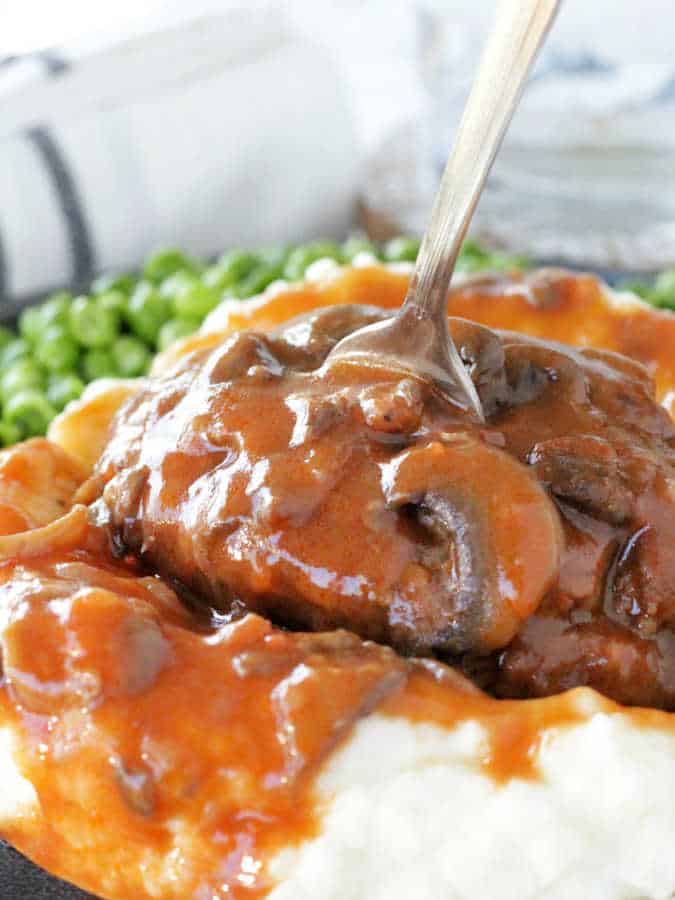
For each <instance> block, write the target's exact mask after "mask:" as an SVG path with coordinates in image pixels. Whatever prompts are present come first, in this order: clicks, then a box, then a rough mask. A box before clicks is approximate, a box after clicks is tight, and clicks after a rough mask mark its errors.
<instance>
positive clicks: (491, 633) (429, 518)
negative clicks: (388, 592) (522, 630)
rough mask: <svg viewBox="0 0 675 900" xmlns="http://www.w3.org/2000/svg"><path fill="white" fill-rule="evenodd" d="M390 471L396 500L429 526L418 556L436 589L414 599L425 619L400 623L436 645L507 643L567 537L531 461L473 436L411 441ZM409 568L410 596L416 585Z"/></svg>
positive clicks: (388, 489) (483, 648)
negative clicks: (520, 459) (419, 442)
mask: <svg viewBox="0 0 675 900" xmlns="http://www.w3.org/2000/svg"><path fill="white" fill-rule="evenodd" d="M381 470H382V487H383V491H384V493H385V496H386V499H387V502H388V504H389V506H390V508H393V509H396V510H398V511H399V512H400V514H401V515H403V516H405V517H407V518H410V517H411V516H413V517H414V518H415V519H416V522H417V523H418V525H419V527H420V528H421V529H422V534H421V535H420V556H419V560H418V561H417V564H418V565H422V567H423V568H424V569H426V571H427V572H428V573H429V574H430V575H431V577H432V579H433V587H434V590H431V591H429V590H427V591H426V597H420V599H419V602H418V603H412V604H410V608H411V609H413V610H415V612H416V620H415V621H414V622H410V621H408V622H403V623H400V624H399V627H400V628H407V627H412V628H414V629H415V631H416V634H417V639H418V641H419V642H420V643H428V644H429V645H430V646H431V647H432V648H433V649H434V650H436V651H446V652H450V653H454V654H461V653H466V652H472V653H488V652H491V651H493V650H496V649H498V648H500V647H504V646H506V644H508V643H509V641H510V640H511V639H512V638H513V637H514V636H515V634H516V633H517V631H518V629H519V627H520V625H521V623H522V621H523V620H524V619H526V618H527V617H528V616H530V615H531V614H532V613H533V612H535V611H536V609H537V608H538V606H539V604H540V603H541V601H542V599H543V597H544V595H545V594H546V592H547V591H548V590H549V588H550V587H551V586H552V584H553V583H554V581H555V579H556V576H557V573H558V567H559V562H560V553H561V547H562V542H563V537H562V528H561V524H560V519H559V514H558V512H557V509H556V507H555V505H554V503H553V502H552V501H551V499H550V498H549V497H548V495H547V494H546V492H545V491H544V489H543V488H542V487H541V485H540V484H539V483H538V482H537V480H536V478H534V477H533V475H532V473H531V472H530V471H528V469H527V468H526V467H525V466H523V465H522V464H521V463H519V462H517V461H516V460H514V459H513V458H512V457H511V456H508V455H507V454H506V453H504V452H502V451H500V450H498V449H496V448H494V447H491V446H488V445H487V444H485V443H483V442H482V441H480V440H479V439H477V438H475V437H472V436H469V435H464V434H458V435H456V436H455V437H454V438H453V439H451V440H449V441H446V442H442V443H441V442H439V441H433V442H431V443H429V444H427V445H425V446H415V447H411V448H409V449H406V450H404V451H402V452H401V453H400V454H398V455H397V456H396V457H395V458H394V459H393V460H392V461H391V462H389V463H386V464H384V465H383V466H382V467H381ZM430 543H431V544H432V545H433V546H434V548H435V553H434V554H433V555H430V554H429V551H428V546H429V544H430ZM409 575H410V572H408V573H407V574H406V573H404V575H403V578H402V580H401V583H400V584H399V590H400V591H401V593H402V594H404V595H410V594H411V593H412V594H414V593H416V591H415V587H414V585H413V584H412V579H411V582H410V583H406V581H407V578H408V576H409ZM417 593H418V594H419V592H417ZM427 599H432V600H433V602H425V601H427ZM425 632H427V635H426V636H425Z"/></svg>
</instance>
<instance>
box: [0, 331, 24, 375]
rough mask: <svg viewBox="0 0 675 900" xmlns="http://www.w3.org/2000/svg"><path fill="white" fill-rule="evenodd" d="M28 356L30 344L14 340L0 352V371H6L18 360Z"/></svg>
mask: <svg viewBox="0 0 675 900" xmlns="http://www.w3.org/2000/svg"><path fill="white" fill-rule="evenodd" d="M29 356H30V344H29V343H28V341H25V340H24V339H23V338H14V340H13V341H10V342H9V343H8V344H6V345H5V346H4V347H3V348H2V350H0V369H6V368H8V367H9V366H11V365H12V363H15V362H16V361H17V360H19V359H26V358H27V357H29Z"/></svg>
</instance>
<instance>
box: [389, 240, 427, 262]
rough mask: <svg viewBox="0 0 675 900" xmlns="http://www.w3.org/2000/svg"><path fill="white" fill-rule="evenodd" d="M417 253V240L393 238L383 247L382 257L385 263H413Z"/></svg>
mask: <svg viewBox="0 0 675 900" xmlns="http://www.w3.org/2000/svg"><path fill="white" fill-rule="evenodd" d="M419 251H420V242H419V241H418V240H417V238H412V237H395V238H392V239H391V240H390V241H387V243H386V244H385V245H384V248H383V255H384V258H385V259H386V260H387V262H415V260H416V259H417V254H418V253H419Z"/></svg>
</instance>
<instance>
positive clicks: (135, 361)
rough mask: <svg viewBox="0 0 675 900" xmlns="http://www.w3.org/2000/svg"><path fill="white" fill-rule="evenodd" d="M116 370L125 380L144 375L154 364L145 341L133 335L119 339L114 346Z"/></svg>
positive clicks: (113, 353) (113, 356)
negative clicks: (151, 364)
mask: <svg viewBox="0 0 675 900" xmlns="http://www.w3.org/2000/svg"><path fill="white" fill-rule="evenodd" d="M112 358H113V361H114V363H115V368H116V370H117V371H118V372H119V374H120V375H121V376H122V377H123V378H135V377H136V376H137V375H144V374H145V373H146V372H147V371H148V368H149V367H150V363H151V362H152V353H151V352H150V350H148V347H147V345H146V344H144V343H143V341H139V339H138V338H135V337H131V335H123V336H122V337H119V338H117V340H116V341H115V343H114V344H113V345H112Z"/></svg>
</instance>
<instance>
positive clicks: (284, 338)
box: [270, 304, 390, 370]
mask: <svg viewBox="0 0 675 900" xmlns="http://www.w3.org/2000/svg"><path fill="white" fill-rule="evenodd" d="M389 315H390V313H388V312H387V311H386V310H383V309H380V308H379V307H376V306H362V305H360V304H348V305H344V306H328V307H325V308H323V309H318V310H314V311H312V312H311V313H305V314H304V315H301V316H296V317H295V318H294V319H291V320H290V321H288V322H285V323H284V324H283V325H281V326H279V327H278V328H275V329H274V330H273V331H272V332H270V341H271V343H272V346H273V347H274V348H275V350H277V349H278V350H279V353H280V354H281V355H282V356H283V358H284V361H285V362H286V363H287V364H288V365H290V366H291V367H293V368H302V369H305V370H311V369H316V368H318V367H319V366H320V365H321V364H322V363H323V361H324V360H325V358H326V356H327V355H328V353H329V352H330V351H331V350H332V348H333V347H334V346H335V344H337V342H338V341H339V340H341V339H342V338H343V337H346V335H348V334H351V333H352V332H353V331H356V330H358V329H359V328H363V327H365V326H366V325H371V324H372V323H373V322H379V321H380V320H381V319H385V318H387V317H388V316H389Z"/></svg>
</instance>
